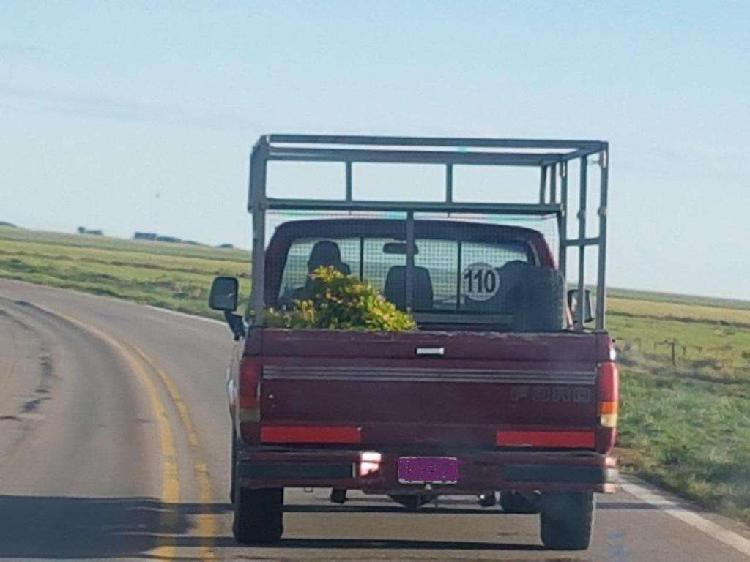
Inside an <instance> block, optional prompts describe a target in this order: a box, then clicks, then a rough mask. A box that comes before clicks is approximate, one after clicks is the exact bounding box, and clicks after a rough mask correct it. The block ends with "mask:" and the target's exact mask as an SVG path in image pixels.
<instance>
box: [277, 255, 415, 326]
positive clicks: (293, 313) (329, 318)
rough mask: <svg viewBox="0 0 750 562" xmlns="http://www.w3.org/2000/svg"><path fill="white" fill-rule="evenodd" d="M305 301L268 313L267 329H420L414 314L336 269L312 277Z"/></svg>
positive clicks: (298, 300) (318, 270)
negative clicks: (399, 308)
mask: <svg viewBox="0 0 750 562" xmlns="http://www.w3.org/2000/svg"><path fill="white" fill-rule="evenodd" d="M304 292H305V296H304V298H301V299H297V300H295V301H293V303H292V305H291V307H290V308H289V309H287V310H275V309H270V310H267V311H266V320H265V322H266V326H268V327H276V328H296V329H306V328H318V329H325V330H362V331H372V332H402V331H406V330H413V329H415V328H416V322H415V321H414V318H412V316H411V315H410V314H407V313H405V312H402V311H400V310H398V309H397V308H396V307H395V306H394V305H393V303H391V302H388V301H387V300H386V299H385V297H383V295H382V294H381V293H380V292H379V291H378V290H377V289H376V288H375V287H373V286H372V285H370V284H369V283H365V282H362V281H360V280H359V279H358V278H357V277H355V276H353V275H345V274H343V273H341V272H340V271H338V270H336V269H335V268H333V267H330V266H329V267H319V268H317V269H315V270H314V271H313V272H312V273H311V274H310V276H309V279H308V282H307V283H306V285H305V290H304Z"/></svg>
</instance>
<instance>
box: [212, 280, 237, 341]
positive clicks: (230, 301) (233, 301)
mask: <svg viewBox="0 0 750 562" xmlns="http://www.w3.org/2000/svg"><path fill="white" fill-rule="evenodd" d="M239 289H240V283H239V281H237V278H236V277H217V278H215V279H214V282H213V283H211V292H210V293H209V295H208V306H209V307H211V308H212V309H214V310H223V311H224V318H225V319H226V321H227V324H229V329H230V330H232V335H233V336H234V340H235V341H238V340H239V339H241V338H244V337H245V335H246V331H245V322H244V320H242V316H240V315H239V314H234V311H235V310H237V301H238V300H239Z"/></svg>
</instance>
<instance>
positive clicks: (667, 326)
mask: <svg viewBox="0 0 750 562" xmlns="http://www.w3.org/2000/svg"><path fill="white" fill-rule="evenodd" d="M249 261H250V256H249V254H248V252H246V251H242V250H219V249H216V248H210V247H207V246H193V245H183V244H169V243H158V242H135V241H128V240H118V239H113V238H105V237H98V236H81V235H75V234H59V233H47V232H33V231H28V230H23V229H16V228H11V227H4V226H0V277H6V278H11V279H21V280H25V281H31V282H34V283H40V284H45V285H52V286H56V287H65V288H71V289H77V290H82V291H87V292H91V293H95V294H104V295H109V296H113V297H118V298H124V299H128V300H134V301H137V302H141V303H145V304H151V305H155V306H160V307H164V308H170V309H174V310H180V311H183V312H188V313H192V314H198V315H202V316H214V314H213V313H212V312H211V311H210V310H209V309H208V307H207V305H206V300H207V296H208V289H209V287H210V284H211V280H212V279H213V277H214V276H215V275H235V276H238V277H240V280H241V288H242V294H243V295H245V296H247V295H248V294H249V269H250V268H249ZM608 309H609V311H610V314H609V316H608V328H609V330H610V332H611V333H612V334H613V336H614V337H615V338H616V339H617V347H618V350H619V352H620V361H621V373H622V406H621V423H620V440H619V444H618V447H619V448H618V451H619V453H620V455H621V458H622V462H623V465H624V467H625V469H626V470H630V471H632V472H634V473H636V474H638V475H639V476H642V477H644V478H646V479H648V480H651V481H653V482H656V483H658V484H660V485H662V486H665V487H667V488H669V489H671V490H673V491H676V492H678V493H680V494H682V495H683V496H686V497H688V498H691V499H694V500H696V501H698V502H700V503H702V504H704V505H706V506H709V507H711V508H713V509H716V510H718V511H720V512H722V513H725V514H728V515H731V516H734V517H737V518H739V519H742V520H744V521H747V522H750V396H749V395H748V394H749V393H750V390H749V389H750V302H746V301H737V300H729V299H712V298H704V297H690V296H685V295H670V294H664V293H649V292H643V291H625V290H620V289H617V290H613V291H611V292H610V299H609V301H608ZM665 340H676V341H677V344H676V350H677V354H676V362H677V364H676V365H672V362H671V350H670V349H669V347H668V346H666V345H664V343H663V342H664V341H665Z"/></svg>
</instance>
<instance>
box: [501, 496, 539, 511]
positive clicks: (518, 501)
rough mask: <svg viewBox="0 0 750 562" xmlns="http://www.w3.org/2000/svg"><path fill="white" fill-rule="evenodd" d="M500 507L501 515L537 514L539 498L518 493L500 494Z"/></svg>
mask: <svg viewBox="0 0 750 562" xmlns="http://www.w3.org/2000/svg"><path fill="white" fill-rule="evenodd" d="M537 496H538V493H537ZM500 507H502V508H503V513H539V498H538V497H535V496H534V495H532V494H522V493H520V492H500Z"/></svg>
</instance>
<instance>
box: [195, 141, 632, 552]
mask: <svg viewBox="0 0 750 562" xmlns="http://www.w3.org/2000/svg"><path fill="white" fill-rule="evenodd" d="M394 147H397V148H394ZM532 150H533V152H532ZM607 153H608V146H607V144H606V143H603V142H601V141H520V140H512V139H414V138H390V137H311V136H298V135H295V136H290V135H269V136H265V137H262V138H261V139H260V140H259V142H258V144H257V145H256V147H255V148H254V150H253V154H252V157H251V174H250V177H251V185H250V210H251V212H252V213H253V268H252V279H253V290H252V297H251V300H250V305H249V308H248V311H247V314H246V315H245V317H244V318H243V317H241V316H239V315H238V314H235V310H236V308H237V306H238V302H237V282H236V280H234V279H231V278H225V277H222V278H217V280H216V281H215V282H214V286H213V287H212V291H211V298H210V300H211V304H212V306H213V308H215V309H218V310H223V311H224V312H225V315H226V317H227V320H228V322H229V324H230V327H231V328H232V332H233V334H234V336H235V339H236V340H237V351H236V357H235V358H234V360H233V362H232V366H231V368H230V376H229V381H228V392H229V408H230V414H231V416H232V423H233V431H232V459H231V473H232V490H231V495H232V501H233V506H234V534H235V537H236V538H237V539H238V540H239V541H240V542H246V543H264V542H273V541H276V540H278V539H280V538H281V536H282V533H283V489H284V488H285V487H308V488H309V487H328V488H332V489H333V490H335V491H336V492H338V496H336V494H334V497H336V498H337V499H338V500H339V501H343V499H344V497H345V496H344V495H342V494H343V493H345V492H344V491H345V490H361V491H363V492H365V493H368V494H385V495H388V496H390V497H392V498H394V499H395V500H396V501H398V502H400V503H402V504H404V505H405V506H408V507H411V508H414V509H416V508H417V507H418V506H419V505H420V503H422V502H423V501H427V500H429V499H431V498H434V497H437V496H439V495H441V494H451V495H456V494H466V495H474V496H476V495H480V494H484V495H485V497H486V496H487V493H488V491H490V493H492V494H493V495H494V493H495V491H498V492H499V493H500V498H501V504H502V506H503V510H504V511H505V512H510V513H512V512H517V513H522V512H523V513H539V514H540V523H541V540H542V543H543V544H544V545H545V546H547V547H549V548H556V549H560V548H564V549H585V548H587V547H588V545H589V541H590V537H591V529H592V524H593V510H594V492H603V493H608V492H613V491H614V490H615V484H616V479H617V468H616V461H615V459H614V457H612V456H611V450H612V447H613V445H614V442H615V438H616V418H617V402H618V375H617V367H616V364H615V361H614V360H615V357H614V347H613V341H612V339H611V338H610V336H609V335H608V333H607V332H606V330H605V327H604V283H603V281H604V266H605V263H606V262H605V259H604V254H605V251H606V191H607V173H606V170H607ZM593 156H597V157H598V158H599V163H600V166H601V170H602V172H601V174H600V184H599V188H600V202H601V204H600V208H599V209H598V213H597V214H598V217H599V225H598V226H599V232H598V234H597V236H595V237H592V236H587V233H586V225H585V220H586V208H585V205H586V201H587V196H586V190H587V187H588V185H587V159H588V158H589V157H593ZM274 160H287V161H289V160H291V161H298V160H304V161H308V160H312V161H324V162H341V163H342V164H343V166H344V168H345V178H346V185H345V186H344V187H345V189H344V197H343V198H342V199H335V200H333V199H332V200H320V199H282V198H272V197H269V196H268V194H267V192H266V170H267V165H268V163H269V162H271V161H274ZM573 160H576V161H577V162H580V166H579V178H578V179H579V185H578V190H579V203H581V204H583V206H584V207H583V210H582V211H581V209H580V208H579V209H578V212H577V213H576V216H577V218H578V221H579V236H578V237H577V238H572V239H569V238H568V237H567V235H568V227H567V216H568V214H569V213H568V211H569V209H568V206H569V201H568V162H570V161H573ZM384 161H385V162H399V163H403V162H407V163H410V162H418V163H423V164H425V163H426V164H433V165H439V166H441V167H442V168H443V169H444V170H445V173H446V181H445V192H444V194H445V198H444V201H440V202H435V201H429V202H419V201H408V202H405V201H363V200H359V199H357V198H356V197H355V196H354V193H355V192H354V188H353V180H352V178H353V173H352V169H353V167H354V166H355V165H356V164H357V163H358V162H384ZM477 164H482V165H523V166H537V167H539V169H540V183H539V185H538V187H539V193H538V196H539V198H538V200H537V201H534V202H531V203H506V202H503V201H502V200H501V199H500V198H499V199H500V200H499V201H497V202H491V203H479V202H456V201H455V200H454V197H453V193H452V185H451V178H452V174H453V168H454V167H456V166H463V165H466V166H470V165H477ZM558 181H559V184H558ZM581 194H582V195H581ZM290 210H294V211H303V212H305V213H307V214H305V215H303V217H302V218H300V216H299V215H296V216H292V218H289V219H288V220H280V221H279V220H276V226H275V228H274V230H273V232H272V233H270V232H269V230H270V229H267V227H268V225H269V224H270V223H269V221H268V216H269V214H272V213H274V212H288V211H290ZM315 213H318V214H319V215H320V216H316V217H315V218H309V216H310V215H311V214H315ZM520 216H535V217H539V216H543V217H547V218H551V220H552V221H553V224H554V225H555V226H556V227H557V238H558V240H557V247H552V245H551V244H550V242H549V240H548V239H547V238H546V237H545V236H544V235H543V234H542V232H540V231H539V230H536V229H534V228H529V227H525V226H519V225H518V224H516V223H517V222H518V221H517V220H507V217H516V218H517V217H520ZM504 217H505V220H503V218H504ZM506 221H507V222H506ZM581 221H583V223H584V224H583V228H580V226H581V225H580V223H581ZM587 246H596V247H597V249H598V251H599V256H598V260H597V286H596V293H595V298H596V315H594V314H593V311H592V310H591V308H592V307H591V300H592V297H591V293H590V292H589V289H588V288H587V286H586V285H585V283H584V275H583V274H584V271H585V265H584V263H583V259H584V256H585V252H584V251H583V249H584V248H585V247H587ZM570 248H578V249H579V252H578V258H579V259H578V264H576V265H578V271H579V279H578V280H577V282H576V284H574V285H573V284H569V283H568V281H567V279H566V273H567V269H568V267H567V265H566V264H567V250H568V249H570ZM320 266H326V267H333V268H335V269H336V270H338V271H340V272H341V273H342V274H344V275H352V276H355V277H357V278H359V279H360V280H362V281H363V282H366V283H369V284H371V285H373V286H374V287H375V288H376V289H378V290H379V291H380V293H381V294H382V295H383V296H384V297H385V299H387V300H388V301H390V302H391V303H393V304H394V305H395V306H396V307H397V308H399V309H401V310H403V311H406V312H408V313H409V314H411V315H412V316H413V317H414V319H415V321H416V329H415V330H413V331H409V332H369V331H361V330H328V329H325V330H324V329H317V330H315V329H280V328H271V327H268V326H266V325H265V323H264V320H263V317H264V314H265V313H266V311H267V310H268V309H269V308H273V309H282V310H283V309H284V308H285V307H290V306H294V302H295V301H297V300H299V299H300V298H303V297H304V294H305V290H306V283H307V282H308V280H309V275H310V273H311V272H312V271H313V270H314V269H315V268H316V267H320ZM592 322H593V325H592Z"/></svg>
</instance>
